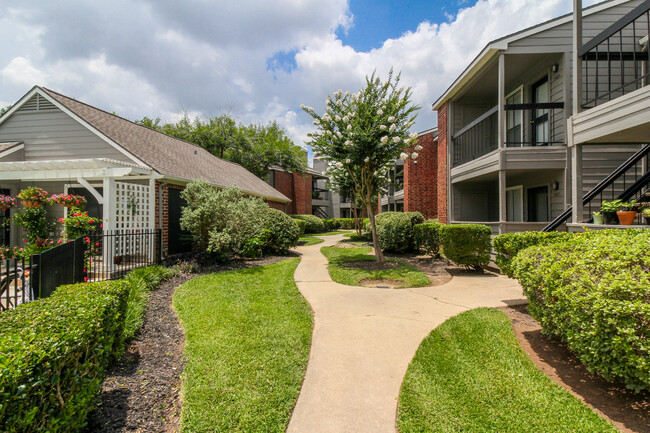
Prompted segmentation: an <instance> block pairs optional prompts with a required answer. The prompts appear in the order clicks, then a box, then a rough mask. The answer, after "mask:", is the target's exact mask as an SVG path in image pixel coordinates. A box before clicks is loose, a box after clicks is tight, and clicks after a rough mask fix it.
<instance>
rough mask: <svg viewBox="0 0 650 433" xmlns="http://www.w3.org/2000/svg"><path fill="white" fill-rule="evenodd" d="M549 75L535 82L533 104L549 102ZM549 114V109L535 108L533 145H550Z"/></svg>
mask: <svg viewBox="0 0 650 433" xmlns="http://www.w3.org/2000/svg"><path fill="white" fill-rule="evenodd" d="M549 99H550V98H549V85H548V77H544V78H542V79H541V80H539V81H538V82H536V83H535V84H533V104H545V103H547V102H549ZM548 118H549V114H548V109H535V110H533V120H532V122H531V124H532V128H533V129H532V137H533V140H532V141H533V146H548V145H549V141H550V140H549V120H548Z"/></svg>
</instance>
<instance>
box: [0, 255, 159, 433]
mask: <svg viewBox="0 0 650 433" xmlns="http://www.w3.org/2000/svg"><path fill="white" fill-rule="evenodd" d="M166 275H168V274H167V272H166V271H163V270H162V268H159V267H152V268H146V269H141V270H137V271H133V272H132V273H131V274H130V275H129V277H128V278H126V279H123V280H117V281H102V282H94V283H82V284H74V285H68V286H62V287H59V288H58V289H57V290H56V291H55V292H54V293H53V294H52V296H50V297H49V298H45V299H39V300H36V301H33V302H31V303H28V304H22V305H19V306H18V307H17V308H16V309H14V310H9V311H5V312H3V313H2V314H0V396H1V399H0V431H11V432H75V431H79V430H80V429H81V428H82V427H83V425H84V422H85V419H86V415H87V414H88V412H90V410H92V408H93V407H94V402H95V398H96V395H97V393H98V392H99V391H100V390H101V386H102V382H103V379H104V374H105V371H106V368H107V367H108V365H109V364H110V362H111V361H112V360H114V359H115V358H116V357H117V356H118V355H120V354H121V352H122V350H123V347H124V341H125V339H126V338H130V337H131V336H132V335H133V333H134V332H135V331H133V330H129V329H128V327H127V326H126V325H125V318H126V317H127V316H128V315H129V314H131V315H132V316H134V317H135V316H137V315H138V314H140V315H141V313H142V311H143V310H144V309H143V308H141V309H140V307H138V306H134V304H136V303H137V299H136V298H138V297H137V296H135V297H133V296H132V295H133V294H136V293H137V292H138V291H141V290H151V288H152V287H154V286H157V285H158V284H159V283H160V278H163V277H165V276H166ZM145 302H146V299H145ZM139 309H140V312H139V313H138V311H137V310H139ZM129 311H130V312H129ZM136 322H137V320H136ZM139 323H141V319H140V321H139ZM133 326H135V325H134V324H132V325H131V327H132V328H133ZM137 326H139V325H137Z"/></svg>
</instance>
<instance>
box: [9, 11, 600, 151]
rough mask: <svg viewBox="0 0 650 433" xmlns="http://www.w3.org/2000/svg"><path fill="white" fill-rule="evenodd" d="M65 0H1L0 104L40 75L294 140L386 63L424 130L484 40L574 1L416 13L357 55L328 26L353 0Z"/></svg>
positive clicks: (75, 92) (161, 111) (344, 18)
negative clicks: (413, 24) (437, 16)
mask: <svg viewBox="0 0 650 433" xmlns="http://www.w3.org/2000/svg"><path fill="white" fill-rule="evenodd" d="M593 2H594V1H593V0H592V1H590V2H587V1H586V2H585V3H593ZM64 5H65V6H62V5H61V3H60V2H51V1H48V0H40V1H37V0H33V1H30V2H24V1H20V0H5V1H4V2H3V3H2V5H0V17H1V18H0V38H1V39H2V40H4V41H12V43H11V44H4V46H3V50H1V51H0V100H4V101H15V100H17V99H18V98H19V97H20V96H22V95H23V94H24V93H25V92H26V91H27V90H28V89H29V88H30V87H31V86H32V85H34V84H44V85H46V86H48V87H51V88H52V89H54V90H57V91H60V92H62V93H64V94H67V95H69V96H72V97H75V98H77V99H80V100H82V101H84V102H88V103H90V104H93V105H95V106H98V107H99V108H103V109H105V110H107V111H116V112H117V113H118V114H120V115H122V116H125V117H128V118H131V119H136V118H141V117H143V116H145V115H146V116H150V117H158V116H159V117H161V118H163V119H164V120H173V119H176V118H178V116H179V113H182V112H183V110H187V111H188V112H190V113H192V115H194V114H198V115H202V116H212V115H217V114H220V113H223V112H229V113H230V114H232V115H234V116H235V117H237V118H238V119H239V120H240V121H243V122H256V123H260V122H262V123H265V122H267V121H270V120H277V121H279V122H280V123H281V124H283V125H285V127H286V128H287V130H288V131H289V134H290V135H291V136H292V137H293V138H294V139H295V141H296V142H297V143H299V144H302V142H303V140H304V139H305V138H306V134H307V132H309V131H310V130H311V128H312V125H311V122H310V119H309V117H308V116H307V115H306V114H304V113H302V112H300V110H299V109H298V107H299V105H300V104H301V103H304V104H306V105H311V106H314V107H315V108H316V109H317V110H322V108H323V107H324V101H325V97H326V96H327V94H328V93H331V92H333V91H335V90H336V89H339V88H341V89H350V90H353V91H356V90H357V89H358V88H359V87H361V86H362V85H363V80H364V76H365V75H367V74H370V73H372V72H373V71H374V70H376V71H377V72H378V73H379V74H380V75H381V76H382V77H385V76H386V73H387V71H388V70H389V69H390V68H391V67H394V68H395V70H396V71H401V72H402V84H404V85H409V86H412V87H413V97H414V100H415V102H416V103H418V104H419V105H421V106H422V110H421V112H420V116H419V119H418V123H417V124H416V126H415V128H416V129H425V128H429V127H431V126H433V125H434V124H435V123H436V119H435V118H434V114H433V113H432V112H431V110H430V105H431V103H432V102H433V101H434V100H435V99H436V98H437V97H438V96H439V95H440V94H441V93H442V92H443V91H444V90H445V89H446V88H447V86H448V85H449V84H450V83H451V82H452V81H453V79H454V78H455V77H456V76H457V75H458V74H459V73H460V72H461V71H462V70H463V69H464V68H465V67H466V66H467V64H468V63H469V62H470V61H471V59H472V58H473V57H474V56H475V55H476V54H477V53H478V52H479V51H480V50H481V49H482V48H483V47H484V46H485V44H486V43H487V42H489V41H490V40H493V39H495V38H497V37H500V36H503V35H505V34H507V33H510V32H513V31H516V30H519V29H521V28H524V27H528V26H531V25H534V24H536V23H539V22H541V21H544V20H546V19H550V18H553V17H555V16H558V15H560V14H562V13H566V12H569V11H570V10H571V1H570V0H547V1H544V2H538V1H532V0H479V1H478V2H477V3H476V4H474V5H473V6H471V7H466V8H464V9H462V10H460V11H458V13H456V14H455V15H454V16H451V17H448V19H449V20H448V21H446V22H443V23H429V22H422V23H421V24H420V25H419V27H418V28H417V29H416V30H415V31H412V32H407V33H405V34H404V35H402V36H401V37H399V38H396V39H389V40H387V41H385V43H384V44H383V46H381V47H379V48H377V49H374V50H371V51H370V52H357V51H355V50H354V49H353V48H351V47H349V46H345V45H343V44H342V42H341V40H339V39H338V38H337V36H336V31H337V30H341V29H343V30H344V31H345V29H347V28H349V27H350V26H351V25H353V17H352V16H351V15H350V11H349V8H348V3H347V0H331V1H325V2H324V1H321V0H276V1H273V2H260V1H258V0H240V1H236V2H233V1H226V0H221V1H213V2H205V1H201V0H192V1H183V2H179V1H177V0H156V1H154V0H141V1H138V2H133V1H129V0H114V1H112V2H86V1H82V0H67V1H66V2H65V3H64ZM464 6H467V4H465V5H464ZM432 7H435V6H432ZM5 47H6V49H5ZM278 53H284V54H283V56H280V57H281V61H275V60H276V57H275V56H276V55H278ZM286 53H295V64H290V65H289V67H286V68H285V67H282V66H283V65H282V63H281V62H282V61H285V62H290V63H291V61H292V60H293V59H292V58H291V56H290V55H288V56H287V55H286ZM285 57H288V58H285ZM270 59H274V61H273V62H270V61H269V60H270ZM274 66H278V67H274Z"/></svg>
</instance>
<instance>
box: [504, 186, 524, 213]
mask: <svg viewBox="0 0 650 433" xmlns="http://www.w3.org/2000/svg"><path fill="white" fill-rule="evenodd" d="M523 192H524V188H523V186H521V185H519V186H514V187H512V188H506V220H507V221H512V222H522V221H523V220H524V194H523Z"/></svg>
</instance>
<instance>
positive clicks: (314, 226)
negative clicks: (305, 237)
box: [291, 214, 325, 234]
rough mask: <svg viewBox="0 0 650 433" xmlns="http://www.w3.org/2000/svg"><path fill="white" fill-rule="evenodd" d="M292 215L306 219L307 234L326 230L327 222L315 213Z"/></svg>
mask: <svg viewBox="0 0 650 433" xmlns="http://www.w3.org/2000/svg"><path fill="white" fill-rule="evenodd" d="M291 217H292V218H296V219H299V220H303V221H305V223H306V226H305V233H307V234H311V233H323V232H324V231H325V223H324V222H323V220H322V219H321V218H318V217H317V216H315V215H308V214H305V215H291Z"/></svg>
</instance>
